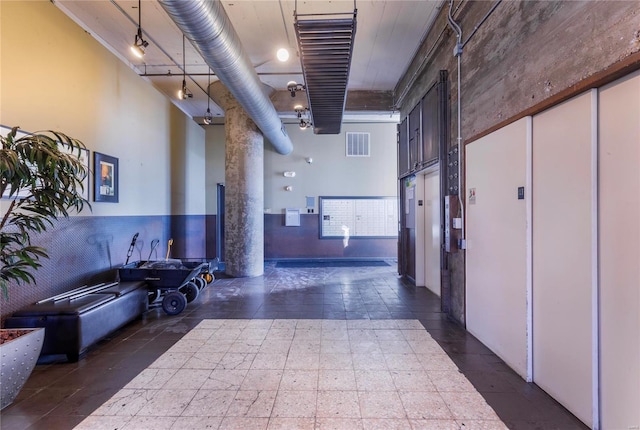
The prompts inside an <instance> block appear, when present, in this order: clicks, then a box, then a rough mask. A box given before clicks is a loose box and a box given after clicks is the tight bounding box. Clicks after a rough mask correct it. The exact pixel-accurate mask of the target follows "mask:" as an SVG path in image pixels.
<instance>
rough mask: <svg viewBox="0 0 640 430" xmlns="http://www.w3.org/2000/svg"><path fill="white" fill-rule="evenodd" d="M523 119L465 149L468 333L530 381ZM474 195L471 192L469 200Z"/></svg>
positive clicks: (525, 121)
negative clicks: (520, 196)
mask: <svg viewBox="0 0 640 430" xmlns="http://www.w3.org/2000/svg"><path fill="white" fill-rule="evenodd" d="M527 121H529V119H527V118H524V119H522V120H520V121H517V122H515V123H513V124H510V125H508V126H506V127H504V128H502V129H500V130H498V131H495V132H493V133H491V134H490V135H488V136H485V137H483V138H481V139H479V140H477V141H474V142H472V143H471V144H469V145H467V146H466V156H465V160H466V162H465V164H466V193H465V194H466V196H467V200H466V206H465V207H466V208H467V209H466V226H467V230H466V235H467V244H468V247H467V251H466V252H467V255H466V273H467V275H466V311H467V315H466V317H467V318H466V321H467V329H468V330H469V331H470V332H471V333H472V334H473V335H474V336H476V337H477V338H478V339H480V341H482V342H483V343H484V344H485V345H487V346H488V347H489V348H490V349H491V350H492V351H493V352H495V353H496V354H497V355H498V356H499V357H500V358H502V359H503V360H504V361H505V362H506V363H507V364H508V365H509V366H510V367H512V368H513V369H514V370H515V371H516V372H517V373H518V374H519V375H521V376H522V377H523V378H526V377H527V244H526V239H527V236H526V233H527V230H526V228H527V222H526V202H525V200H519V199H518V188H519V187H522V186H524V185H525V182H526V162H527V153H526V149H527V147H526V144H527ZM470 193H473V194H472V195H470Z"/></svg>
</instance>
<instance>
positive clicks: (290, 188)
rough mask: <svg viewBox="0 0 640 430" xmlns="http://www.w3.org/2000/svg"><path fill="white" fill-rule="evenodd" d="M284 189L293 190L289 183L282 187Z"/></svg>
mask: <svg viewBox="0 0 640 430" xmlns="http://www.w3.org/2000/svg"><path fill="white" fill-rule="evenodd" d="M284 190H285V191H293V187H292V186H291V185H287V186H286V187H284Z"/></svg>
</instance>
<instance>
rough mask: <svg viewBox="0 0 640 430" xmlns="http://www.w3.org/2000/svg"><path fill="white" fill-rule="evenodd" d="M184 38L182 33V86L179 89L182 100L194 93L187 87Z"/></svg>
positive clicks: (179, 96)
mask: <svg viewBox="0 0 640 430" xmlns="http://www.w3.org/2000/svg"><path fill="white" fill-rule="evenodd" d="M184 39H185V37H184V34H182V88H180V91H178V98H179V99H180V100H186V99H190V98H192V97H193V93H192V92H191V91H190V90H189V88H187V65H186V63H185V54H184Z"/></svg>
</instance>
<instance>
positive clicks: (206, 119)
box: [202, 68, 213, 125]
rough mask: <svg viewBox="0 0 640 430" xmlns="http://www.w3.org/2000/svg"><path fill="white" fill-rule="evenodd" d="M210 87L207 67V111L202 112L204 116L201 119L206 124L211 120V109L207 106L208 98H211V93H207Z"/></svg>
mask: <svg viewBox="0 0 640 430" xmlns="http://www.w3.org/2000/svg"><path fill="white" fill-rule="evenodd" d="M210 88H211V68H209V75H208V76H207V113H205V114H204V118H203V119H202V120H203V121H204V123H205V124H207V125H209V124H211V123H212V122H213V115H211V109H210V108H209V100H211V95H209V89H210Z"/></svg>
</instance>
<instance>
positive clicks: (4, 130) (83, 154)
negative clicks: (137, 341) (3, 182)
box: [0, 125, 91, 200]
mask: <svg viewBox="0 0 640 430" xmlns="http://www.w3.org/2000/svg"><path fill="white" fill-rule="evenodd" d="M10 132H11V127H7V126H4V125H0V135H2V137H7V135H8V134H9V133H10ZM30 134H32V133H29V132H26V131H24V130H18V131H17V133H16V139H19V138H21V137H24V136H28V135H30ZM58 146H59V147H60V149H61V151H63V152H65V153H67V154H71V155H73V156H75V157H78V160H79V161H80V162H81V163H82V164H83V165H84V167H85V168H86V171H87V175H86V176H85V177H84V178H83V179H82V193H81V195H82V197H83V198H85V199H86V200H89V192H90V191H89V190H90V184H89V177H90V176H91V171H90V169H89V157H90V152H89V150H88V149H86V148H84V149H75V150H71V149H69V148H68V147H66V146H63V145H62V144H60V143H59V144H58ZM10 193H11V187H7V189H6V190H5V192H4V194H3V195H2V198H3V199H8V198H9V194H10ZM28 195H29V190H20V191H18V193H16V194H14V195H13V196H12V197H11V198H12V199H18V198H23V197H27V196H28Z"/></svg>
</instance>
